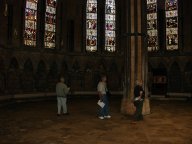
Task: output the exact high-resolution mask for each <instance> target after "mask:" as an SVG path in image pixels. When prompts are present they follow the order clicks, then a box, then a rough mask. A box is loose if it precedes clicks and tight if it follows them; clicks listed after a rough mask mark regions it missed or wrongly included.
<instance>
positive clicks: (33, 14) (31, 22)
mask: <svg viewBox="0 0 192 144" xmlns="http://www.w3.org/2000/svg"><path fill="white" fill-rule="evenodd" d="M37 3H38V0H26V7H25V27H24V45H26V46H32V47H35V46H36V36H37Z"/></svg>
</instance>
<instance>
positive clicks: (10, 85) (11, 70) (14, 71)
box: [6, 57, 21, 94]
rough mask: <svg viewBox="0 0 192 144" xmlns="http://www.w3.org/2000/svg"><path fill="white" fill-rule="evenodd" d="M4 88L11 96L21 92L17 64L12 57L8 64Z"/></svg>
mask: <svg viewBox="0 0 192 144" xmlns="http://www.w3.org/2000/svg"><path fill="white" fill-rule="evenodd" d="M6 88H7V90H8V91H9V92H10V93H11V94H14V93H18V92H20V91H21V89H20V88H21V81H20V70H19V63H18V61H17V59H16V58H15V57H13V58H12V59H11V60H10V63H9V67H8V72H7V79H6Z"/></svg>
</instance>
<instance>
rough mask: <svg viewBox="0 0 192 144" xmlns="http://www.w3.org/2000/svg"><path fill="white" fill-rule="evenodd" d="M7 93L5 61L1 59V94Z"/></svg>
mask: <svg viewBox="0 0 192 144" xmlns="http://www.w3.org/2000/svg"><path fill="white" fill-rule="evenodd" d="M4 92H5V63H4V59H3V58H1V57H0V94H4Z"/></svg>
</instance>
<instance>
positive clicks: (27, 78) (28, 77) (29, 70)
mask: <svg viewBox="0 0 192 144" xmlns="http://www.w3.org/2000/svg"><path fill="white" fill-rule="evenodd" d="M33 71H34V68H33V63H32V61H31V59H27V60H26V61H25V62H24V66H23V73H22V76H21V81H22V90H23V91H24V92H32V91H33V90H34V72H33Z"/></svg>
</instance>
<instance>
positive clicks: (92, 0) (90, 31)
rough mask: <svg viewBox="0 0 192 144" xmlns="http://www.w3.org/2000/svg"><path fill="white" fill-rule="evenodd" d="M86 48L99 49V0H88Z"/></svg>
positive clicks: (91, 50) (90, 49) (90, 50)
mask: <svg viewBox="0 0 192 144" xmlns="http://www.w3.org/2000/svg"><path fill="white" fill-rule="evenodd" d="M86 50H87V51H89V52H94V51H97V0H87V7H86Z"/></svg>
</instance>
